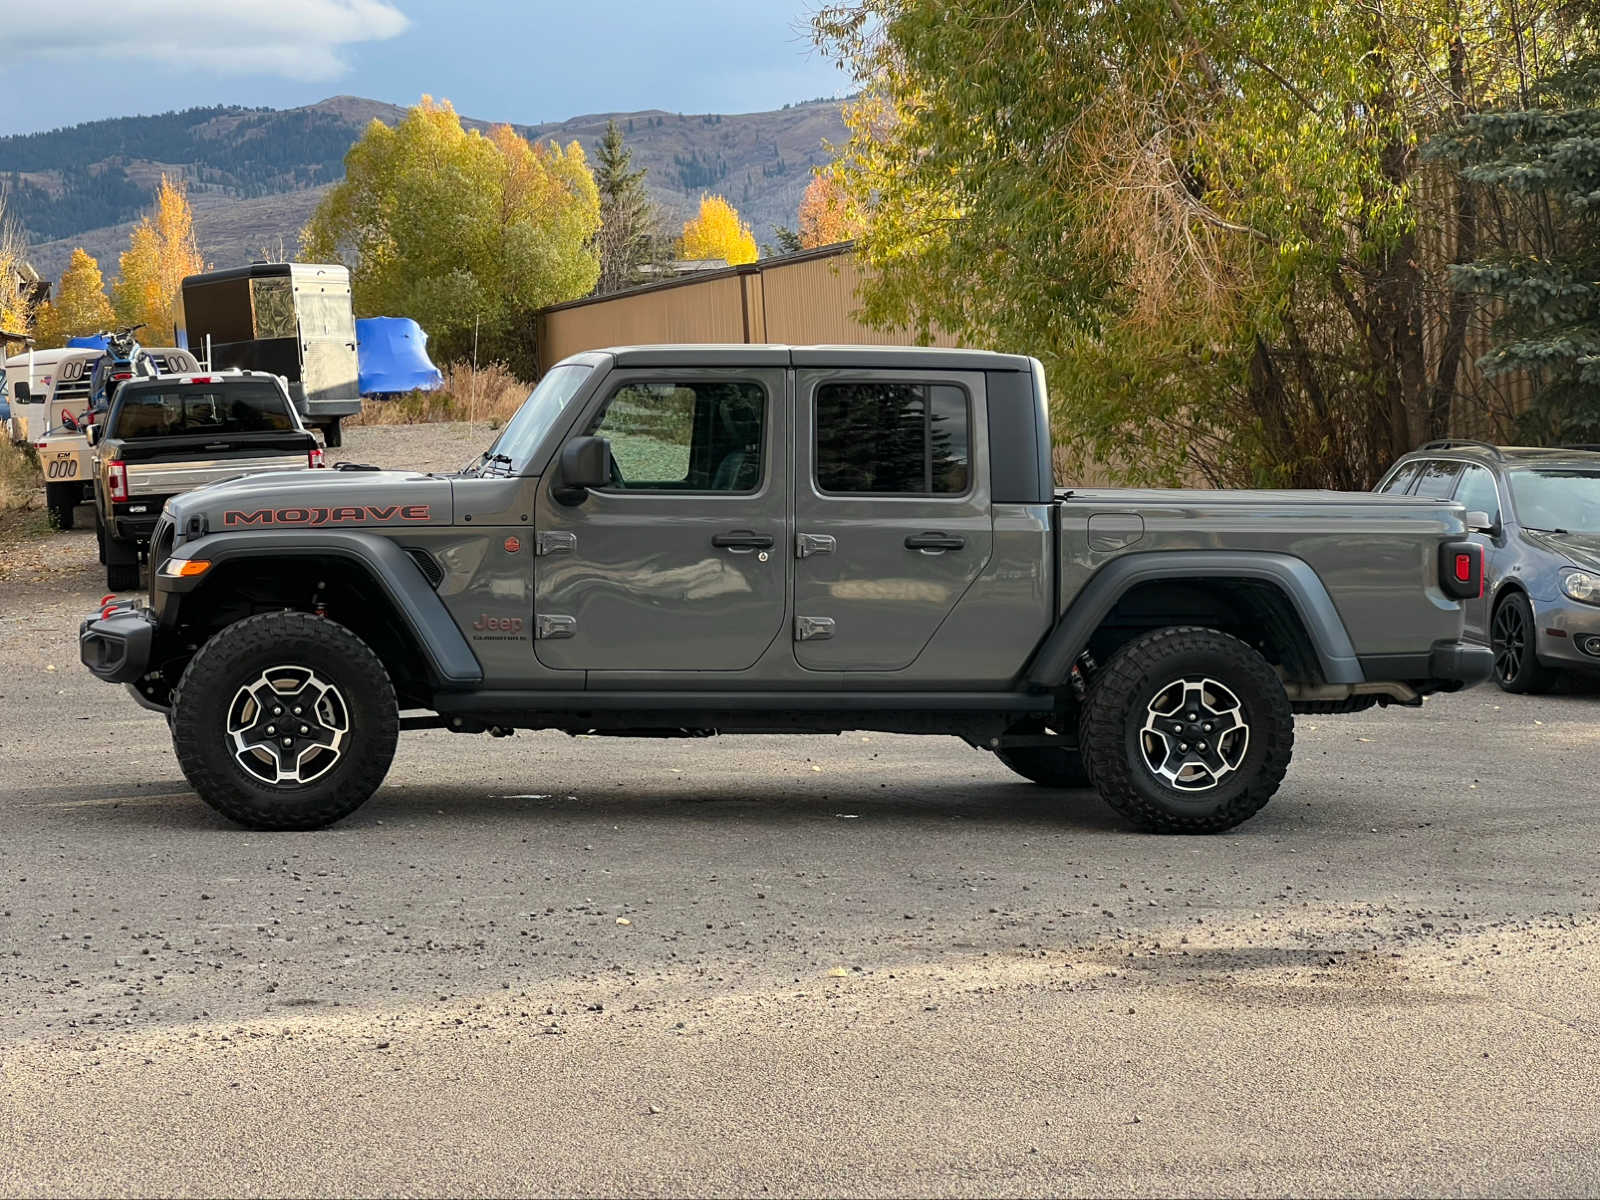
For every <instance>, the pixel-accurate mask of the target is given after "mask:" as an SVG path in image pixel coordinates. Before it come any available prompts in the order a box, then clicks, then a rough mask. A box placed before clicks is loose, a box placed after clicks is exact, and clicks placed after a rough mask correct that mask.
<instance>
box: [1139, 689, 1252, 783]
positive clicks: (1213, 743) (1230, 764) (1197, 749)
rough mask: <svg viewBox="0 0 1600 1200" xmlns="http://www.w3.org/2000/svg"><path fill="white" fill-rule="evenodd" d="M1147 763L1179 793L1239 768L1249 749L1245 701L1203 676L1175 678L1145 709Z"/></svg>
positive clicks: (1219, 779)
mask: <svg viewBox="0 0 1600 1200" xmlns="http://www.w3.org/2000/svg"><path fill="white" fill-rule="evenodd" d="M1139 732H1140V736H1139V745H1140V748H1141V749H1142V750H1143V752H1144V761H1145V766H1147V767H1149V768H1150V771H1151V773H1152V774H1154V775H1156V776H1157V777H1159V778H1161V779H1164V780H1166V781H1167V783H1168V784H1170V785H1171V786H1172V787H1174V788H1177V789H1178V790H1179V791H1181V792H1204V791H1209V790H1210V789H1211V788H1214V787H1216V786H1217V785H1218V784H1220V783H1221V782H1222V781H1223V780H1224V779H1226V778H1227V777H1228V776H1230V775H1232V774H1233V773H1234V772H1235V771H1237V770H1238V769H1239V767H1240V765H1241V764H1242V763H1243V762H1244V757H1245V754H1246V753H1247V752H1248V751H1249V749H1250V726H1249V725H1248V724H1247V723H1246V721H1245V719H1244V706H1243V705H1241V704H1240V703H1239V697H1237V696H1235V695H1234V694H1233V692H1231V691H1230V690H1229V689H1228V688H1227V687H1225V686H1223V685H1222V684H1220V683H1218V682H1217V681H1216V680H1215V679H1208V678H1206V677H1205V676H1186V677H1184V678H1182V679H1175V680H1173V681H1172V682H1171V683H1169V684H1168V685H1167V686H1166V687H1164V688H1162V689H1160V690H1159V691H1158V692H1156V694H1155V695H1154V696H1153V697H1151V700H1150V703H1149V704H1148V705H1147V706H1146V708H1145V718H1144V727H1143V729H1141V730H1140V731H1139Z"/></svg>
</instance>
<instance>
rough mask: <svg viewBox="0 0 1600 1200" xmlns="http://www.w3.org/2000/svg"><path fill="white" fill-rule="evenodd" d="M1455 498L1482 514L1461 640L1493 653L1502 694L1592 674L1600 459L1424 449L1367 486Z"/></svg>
mask: <svg viewBox="0 0 1600 1200" xmlns="http://www.w3.org/2000/svg"><path fill="white" fill-rule="evenodd" d="M1375 490H1377V491H1380V492H1391V493H1394V494H1396V495H1412V496H1432V497H1435V498H1437V499H1440V500H1454V501H1456V502H1457V503H1458V504H1462V505H1464V506H1465V507H1466V509H1467V511H1468V512H1480V513H1483V514H1484V515H1485V517H1486V520H1485V521H1484V522H1483V528H1482V529H1481V530H1479V531H1478V532H1475V533H1474V534H1473V535H1472V537H1473V540H1474V541H1477V542H1480V543H1482V545H1483V548H1484V571H1483V578H1484V588H1483V595H1482V596H1481V597H1480V598H1479V599H1478V600H1476V601H1468V602H1467V622H1466V635H1467V636H1468V637H1475V638H1478V639H1480V640H1486V641H1488V642H1489V643H1490V645H1492V646H1493V647H1494V653H1495V680H1496V682H1498V683H1499V684H1500V686H1501V687H1502V688H1504V689H1505V690H1506V691H1508V692H1543V691H1547V690H1548V689H1549V688H1550V687H1551V685H1553V684H1554V683H1555V681H1556V679H1557V678H1558V677H1559V676H1560V674H1561V673H1562V672H1567V671H1576V672H1584V673H1600V453H1596V452H1594V451H1593V450H1591V449H1589V448H1587V447H1585V448H1583V449H1543V448H1539V449H1534V448H1525V447H1517V446H1491V445H1488V444H1487V443H1483V442H1468V441H1442V442H1429V443H1428V444H1427V445H1426V446H1423V447H1422V448H1421V449H1420V450H1417V451H1415V452H1414V453H1412V454H1408V455H1406V456H1405V457H1404V458H1402V459H1400V461H1399V462H1397V463H1395V464H1394V466H1392V467H1390V468H1389V471H1388V473H1387V474H1386V475H1385V476H1384V477H1383V479H1382V481H1381V482H1380V483H1379V484H1378V486H1377V488H1376V489H1375Z"/></svg>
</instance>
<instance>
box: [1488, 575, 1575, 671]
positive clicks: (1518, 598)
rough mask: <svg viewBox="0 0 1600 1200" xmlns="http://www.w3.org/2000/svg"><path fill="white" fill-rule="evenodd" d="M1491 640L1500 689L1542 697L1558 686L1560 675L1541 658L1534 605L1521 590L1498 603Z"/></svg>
mask: <svg viewBox="0 0 1600 1200" xmlns="http://www.w3.org/2000/svg"><path fill="white" fill-rule="evenodd" d="M1514 631H1515V632H1514ZM1489 640H1490V645H1491V647H1492V648H1493V650H1494V681H1495V683H1497V684H1499V685H1500V690H1501V691H1503V692H1512V693H1514V694H1521V695H1527V696H1542V695H1543V694H1544V693H1546V692H1548V691H1549V690H1550V689H1551V688H1553V687H1555V685H1556V680H1557V679H1558V678H1559V674H1558V673H1557V672H1556V671H1555V670H1553V669H1552V668H1550V667H1547V666H1545V665H1544V664H1543V663H1541V662H1540V661H1539V630H1538V627H1537V626H1536V625H1535V624H1534V619H1533V605H1531V604H1529V603H1528V598H1527V597H1526V596H1524V595H1523V594H1522V593H1521V592H1517V591H1511V592H1507V593H1506V595H1505V598H1504V599H1502V600H1501V601H1500V603H1499V604H1497V605H1495V608H1494V616H1492V617H1491V618H1490V619H1489Z"/></svg>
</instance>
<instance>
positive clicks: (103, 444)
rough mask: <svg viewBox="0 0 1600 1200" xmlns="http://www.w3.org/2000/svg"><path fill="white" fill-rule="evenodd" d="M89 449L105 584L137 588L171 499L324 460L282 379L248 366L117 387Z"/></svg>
mask: <svg viewBox="0 0 1600 1200" xmlns="http://www.w3.org/2000/svg"><path fill="white" fill-rule="evenodd" d="M85 433H86V435H87V437H88V440H89V445H90V446H91V447H93V449H94V463H93V467H94V508H95V522H94V527H95V536H96V538H98V539H99V542H100V561H101V562H103V563H104V564H105V566H106V586H107V587H108V588H110V589H111V591H113V592H124V591H132V590H134V589H136V588H138V586H139V560H140V558H141V557H142V556H143V555H144V553H145V552H146V550H147V549H148V546H149V542H150V534H151V532H152V531H153V530H154V529H155V527H156V520H157V518H159V517H160V516H161V509H162V506H163V505H165V504H166V502H167V501H168V500H169V499H171V498H172V497H173V496H177V495H180V494H182V493H184V492H190V491H193V490H194V489H195V488H199V487H204V486H205V485H206V484H208V483H216V482H218V481H220V480H224V479H233V478H236V477H238V476H240V475H256V474H261V473H263V472H269V471H298V470H303V469H304V468H306V467H320V466H321V465H322V447H321V445H320V444H319V443H318V441H317V439H316V435H314V434H313V433H311V432H310V431H309V430H308V429H307V428H306V427H305V426H304V425H303V424H302V423H301V421H300V417H299V414H298V413H296V412H295V408H294V404H293V402H292V401H291V400H290V399H289V393H288V392H287V391H286V390H285V388H284V385H283V381H282V380H280V379H279V378H278V377H277V376H276V375H268V374H265V373H263V372H254V371H224V372H220V373H211V374H201V373H190V374H182V375H158V376H156V377H155V378H154V379H137V380H131V381H129V382H128V383H124V384H123V385H122V386H121V387H120V388H119V389H117V394H116V399H115V400H114V401H113V402H112V405H111V408H110V410H109V411H108V412H107V413H106V417H105V423H104V424H103V425H90V426H89V428H88V429H87V430H86V431H85Z"/></svg>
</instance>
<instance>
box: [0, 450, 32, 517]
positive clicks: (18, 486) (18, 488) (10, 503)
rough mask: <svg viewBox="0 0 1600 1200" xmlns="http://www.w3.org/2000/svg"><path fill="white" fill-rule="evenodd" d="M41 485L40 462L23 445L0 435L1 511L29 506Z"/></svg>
mask: <svg viewBox="0 0 1600 1200" xmlns="http://www.w3.org/2000/svg"><path fill="white" fill-rule="evenodd" d="M39 486H40V478H39V466H38V464H37V463H36V462H34V461H33V459H32V458H31V457H30V456H29V455H28V453H27V452H26V451H24V450H23V449H22V448H21V447H19V446H14V445H12V444H11V442H9V441H7V440H5V439H4V438H3V437H0V512H9V511H11V510H12V509H19V508H27V507H28V506H29V505H30V504H31V503H32V502H33V497H34V493H35V492H37V491H38V490H39Z"/></svg>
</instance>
